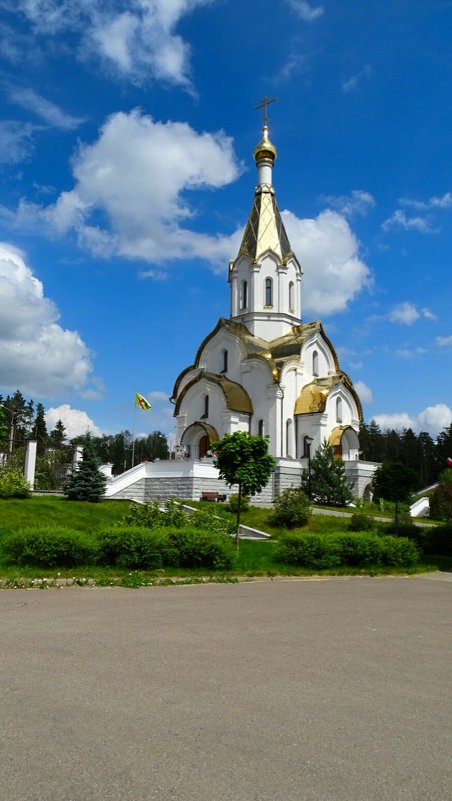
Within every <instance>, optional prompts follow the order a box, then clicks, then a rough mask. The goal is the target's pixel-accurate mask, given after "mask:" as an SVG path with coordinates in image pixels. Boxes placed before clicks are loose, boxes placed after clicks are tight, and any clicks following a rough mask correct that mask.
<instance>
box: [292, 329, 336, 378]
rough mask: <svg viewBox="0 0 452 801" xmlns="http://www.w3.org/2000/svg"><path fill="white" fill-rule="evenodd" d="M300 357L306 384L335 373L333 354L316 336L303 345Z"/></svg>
mask: <svg viewBox="0 0 452 801" xmlns="http://www.w3.org/2000/svg"><path fill="white" fill-rule="evenodd" d="M300 357H301V360H302V362H303V364H304V374H305V376H306V379H307V380H306V383H309V381H312V380H313V379H314V378H320V377H322V376H327V375H331V374H332V373H334V372H336V365H335V363H334V358H333V354H332V353H331V350H330V348H329V347H328V346H327V344H326V343H325V342H324V340H323V339H322V338H321V337H319V336H318V335H317V334H315V336H313V337H312V338H310V339H308V340H307V342H305V343H304V345H303V347H302V349H301V354H300Z"/></svg>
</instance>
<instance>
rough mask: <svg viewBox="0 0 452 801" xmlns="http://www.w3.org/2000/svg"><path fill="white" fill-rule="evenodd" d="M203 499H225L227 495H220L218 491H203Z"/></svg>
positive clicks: (215, 500)
mask: <svg viewBox="0 0 452 801" xmlns="http://www.w3.org/2000/svg"><path fill="white" fill-rule="evenodd" d="M200 500H201V501H214V502H217V501H225V500H226V495H220V494H219V493H218V492H201V498H200Z"/></svg>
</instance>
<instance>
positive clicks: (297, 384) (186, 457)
mask: <svg viewBox="0 0 452 801" xmlns="http://www.w3.org/2000/svg"><path fill="white" fill-rule="evenodd" d="M276 156H277V153H276V148H275V147H274V145H273V144H272V142H271V141H270V138H269V133H268V126H267V123H266V118H265V117H264V127H263V135H262V138H261V141H260V142H259V144H258V145H257V146H256V148H255V150H254V159H255V162H256V167H257V186H256V188H255V193H254V200H253V205H252V208H251V212H250V215H249V218H248V222H247V224H246V227H245V231H244V234H243V238H242V242H241V245H240V247H239V251H238V254H237V255H236V257H235V259H234V260H232V261H231V262H230V263H229V272H228V282H229V287H230V316H229V318H227V319H226V318H221V319H220V320H219V321H218V323H217V325H216V326H215V328H214V329H213V331H211V332H210V334H208V335H207V336H206V337H205V339H204V340H203V342H202V343H201V345H200V346H199V349H198V351H197V353H196V356H195V359H194V362H193V364H191V365H189V366H188V367H186V368H185V370H183V371H182V372H181V373H180V375H179V376H178V378H177V380H176V383H175V385H174V389H173V394H172V398H171V400H172V401H173V403H174V404H175V409H174V415H175V418H176V457H177V458H176V459H174V460H172V461H170V460H169V461H167V462H154V463H147V464H145V465H138V466H137V467H135V468H133V469H132V470H131V471H128V474H130V475H129V479H132V474H133V475H134V480H133V481H130V482H128V487H126V486H125V483H126V480H127V474H124V475H123V476H118V477H117V478H116V479H113V480H112V481H111V482H110V483H109V486H108V489H107V495H109V496H110V497H136V498H137V499H142V500H145V499H147V498H166V497H184V498H199V497H200V495H201V493H202V492H203V491H212V490H218V491H220V492H226V493H227V494H230V493H231V492H232V491H233V490H231V489H229V488H226V487H225V486H224V485H223V486H220V482H219V481H218V477H217V476H218V474H217V471H216V469H215V468H214V466H213V460H212V456H211V443H212V442H213V441H215V440H219V439H221V438H222V437H223V436H224V435H225V434H232V433H234V432H235V431H248V432H250V433H251V434H261V435H264V436H268V438H269V451H270V453H271V454H272V455H273V456H274V457H275V458H276V469H275V471H274V474H273V476H272V478H271V481H270V483H269V485H268V486H267V487H266V488H265V489H264V491H263V492H262V494H261V496H259V497H258V498H256V499H255V501H257V502H261V503H271V501H272V500H273V499H274V497H275V496H276V495H277V494H278V493H279V492H280V491H282V490H283V489H284V488H285V487H287V486H290V485H299V483H300V478H301V471H302V469H303V468H306V467H307V465H308V461H309V458H310V457H311V456H312V455H313V454H314V453H315V451H316V449H317V448H318V447H319V446H320V445H321V444H322V443H323V442H324V441H326V442H328V443H329V444H330V445H331V447H332V448H333V449H334V452H335V455H336V457H337V458H340V459H342V460H343V461H344V463H345V469H346V474H347V477H348V479H349V482H350V484H351V486H352V491H353V494H354V495H356V496H361V497H362V496H368V495H369V492H370V483H371V480H372V475H373V472H374V470H375V468H376V465H375V464H374V463H372V462H362V461H360V459H359V439H358V433H359V424H360V421H361V420H362V407H361V402H360V399H359V397H358V394H357V392H356V390H355V389H354V387H353V383H352V381H351V380H350V378H349V377H348V375H347V374H346V373H344V372H343V371H342V370H341V369H340V366H339V360H338V357H337V354H336V351H335V349H334V347H333V345H332V343H331V342H330V340H329V339H328V337H327V336H326V334H325V332H324V330H323V326H322V324H321V322H307V323H305V322H302V319H301V307H302V304H301V297H302V276H303V270H302V266H301V264H300V262H299V261H298V258H297V256H296V255H295V254H294V253H293V251H292V249H291V246H290V242H289V239H288V236H287V233H286V231H285V228H284V224H283V221H282V218H281V215H280V212H279V209H278V206H277V203H276V197H275V190H274V187H273V166H274V163H275V160H276ZM301 257H302V254H301ZM140 471H141V472H140ZM114 485H116V491H115V490H114ZM122 485H124V486H122Z"/></svg>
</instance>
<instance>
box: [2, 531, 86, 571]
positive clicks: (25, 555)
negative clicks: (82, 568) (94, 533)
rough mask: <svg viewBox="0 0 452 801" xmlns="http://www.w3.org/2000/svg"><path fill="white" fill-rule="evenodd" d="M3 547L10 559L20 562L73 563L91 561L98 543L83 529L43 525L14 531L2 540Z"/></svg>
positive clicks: (71, 564) (57, 564)
mask: <svg viewBox="0 0 452 801" xmlns="http://www.w3.org/2000/svg"><path fill="white" fill-rule="evenodd" d="M3 550H4V552H5V554H6V557H7V558H8V559H9V560H11V561H12V562H15V563H16V564H19V565H36V566H37V567H59V566H62V567H72V566H75V565H82V564H88V563H90V562H92V561H93V560H94V558H95V554H96V543H95V541H94V540H93V538H92V537H90V536H89V535H87V534H84V533H82V532H80V531H74V530H72V529H69V528H64V527H56V526H55V527H53V526H40V527H30V528H22V529H17V530H16V531H13V532H11V534H9V535H8V536H7V537H6V538H5V540H4V542H3Z"/></svg>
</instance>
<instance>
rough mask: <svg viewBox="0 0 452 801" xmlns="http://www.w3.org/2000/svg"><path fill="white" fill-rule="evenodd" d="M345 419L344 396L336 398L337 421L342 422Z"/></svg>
mask: <svg viewBox="0 0 452 801" xmlns="http://www.w3.org/2000/svg"><path fill="white" fill-rule="evenodd" d="M342 421H343V405H342V398H340V397H339V398H336V423H342Z"/></svg>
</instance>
